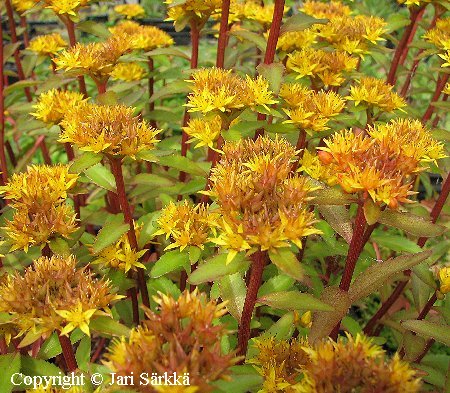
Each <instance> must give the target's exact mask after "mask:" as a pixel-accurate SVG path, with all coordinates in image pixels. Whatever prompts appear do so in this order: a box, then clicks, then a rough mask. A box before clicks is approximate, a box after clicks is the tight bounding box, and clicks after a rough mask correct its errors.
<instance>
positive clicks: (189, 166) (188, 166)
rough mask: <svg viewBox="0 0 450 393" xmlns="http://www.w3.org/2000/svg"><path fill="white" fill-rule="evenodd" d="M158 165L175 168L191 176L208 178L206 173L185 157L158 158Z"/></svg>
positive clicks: (173, 155) (175, 155) (174, 155)
mask: <svg viewBox="0 0 450 393" xmlns="http://www.w3.org/2000/svg"><path fill="white" fill-rule="evenodd" d="M159 163H160V165H164V166H170V167H171V168H175V169H178V170H179V171H182V172H186V173H190V174H192V175H198V176H203V177H204V176H208V172H206V171H205V170H203V169H202V168H201V167H200V166H199V165H198V164H197V163H195V162H194V161H192V160H190V159H189V158H187V157H183V156H180V155H178V154H172V155H170V156H164V157H159Z"/></svg>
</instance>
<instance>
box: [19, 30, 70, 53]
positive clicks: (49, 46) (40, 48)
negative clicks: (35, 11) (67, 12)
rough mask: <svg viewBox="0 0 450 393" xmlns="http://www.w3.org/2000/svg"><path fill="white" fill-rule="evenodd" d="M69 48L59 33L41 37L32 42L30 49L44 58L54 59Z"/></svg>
mask: <svg viewBox="0 0 450 393" xmlns="http://www.w3.org/2000/svg"><path fill="white" fill-rule="evenodd" d="M65 47H67V42H66V41H64V39H63V38H62V37H61V35H60V34H58V33H52V34H46V35H40V36H38V37H36V38H33V39H32V40H31V41H30V45H29V46H28V49H29V50H31V51H33V52H35V53H37V54H38V55H42V56H51V57H53V56H54V55H55V54H56V53H58V52H59V51H61V50H63V49H64V48H65Z"/></svg>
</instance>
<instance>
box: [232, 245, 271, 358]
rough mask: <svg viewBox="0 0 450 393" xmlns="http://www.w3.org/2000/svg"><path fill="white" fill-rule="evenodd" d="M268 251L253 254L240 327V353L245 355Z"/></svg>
mask: <svg viewBox="0 0 450 393" xmlns="http://www.w3.org/2000/svg"><path fill="white" fill-rule="evenodd" d="M266 259H267V252H266V251H256V252H255V253H254V254H252V265H251V268H250V280H249V283H248V286H247V295H246V296H245V302H244V309H243V310H242V316H241V321H240V324H239V329H238V355H239V356H245V354H246V353H247V347H248V341H249V340H250V323H251V320H252V314H253V309H254V308H255V304H256V298H257V296H258V290H259V287H260V286H261V281H262V275H263V271H264V266H265V264H266Z"/></svg>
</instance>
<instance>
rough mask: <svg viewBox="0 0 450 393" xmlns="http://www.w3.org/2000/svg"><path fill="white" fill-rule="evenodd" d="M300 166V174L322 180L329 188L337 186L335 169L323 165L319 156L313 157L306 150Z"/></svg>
mask: <svg viewBox="0 0 450 393" xmlns="http://www.w3.org/2000/svg"><path fill="white" fill-rule="evenodd" d="M300 164H301V166H300V168H298V171H299V172H302V171H303V172H305V173H306V174H308V176H311V177H312V178H313V179H316V180H320V181H322V182H324V183H326V184H328V185H329V186H334V185H335V184H337V179H336V176H335V174H334V172H333V169H332V168H331V167H330V166H328V165H324V164H322V162H321V161H320V159H319V156H318V155H313V154H311V153H310V152H309V151H308V150H306V149H305V150H304V151H303V155H302V158H301V161H300Z"/></svg>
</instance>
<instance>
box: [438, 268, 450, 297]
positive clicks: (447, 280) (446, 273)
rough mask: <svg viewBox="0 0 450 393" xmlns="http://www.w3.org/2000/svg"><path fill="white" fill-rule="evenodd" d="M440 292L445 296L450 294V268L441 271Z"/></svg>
mask: <svg viewBox="0 0 450 393" xmlns="http://www.w3.org/2000/svg"><path fill="white" fill-rule="evenodd" d="M439 281H440V284H441V285H440V287H439V291H440V292H441V293H443V294H446V293H449V292H450V267H442V268H441V269H440V270H439Z"/></svg>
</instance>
